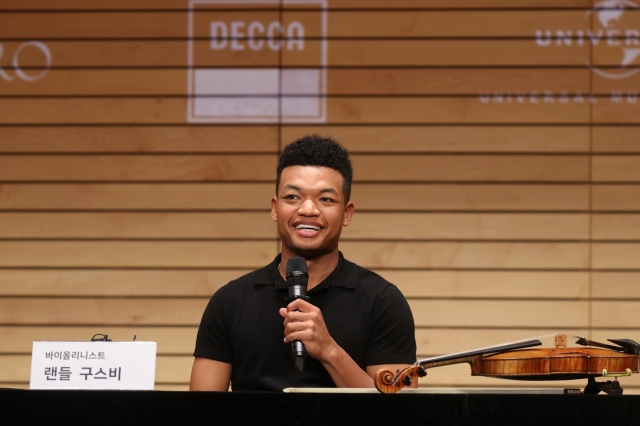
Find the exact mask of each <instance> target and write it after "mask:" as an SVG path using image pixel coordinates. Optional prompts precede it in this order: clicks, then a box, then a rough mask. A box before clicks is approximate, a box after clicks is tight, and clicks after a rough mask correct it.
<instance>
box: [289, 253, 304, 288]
mask: <svg viewBox="0 0 640 426" xmlns="http://www.w3.org/2000/svg"><path fill="white" fill-rule="evenodd" d="M308 282H309V270H308V269H307V261H306V260H305V259H304V258H302V257H292V258H291V259H289V261H288V262H287V284H288V285H289V287H291V286H294V285H301V286H304V287H306V286H307V284H308Z"/></svg>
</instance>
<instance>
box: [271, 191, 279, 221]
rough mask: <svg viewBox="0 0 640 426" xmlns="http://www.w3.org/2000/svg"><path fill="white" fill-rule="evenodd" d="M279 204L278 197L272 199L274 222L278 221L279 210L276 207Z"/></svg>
mask: <svg viewBox="0 0 640 426" xmlns="http://www.w3.org/2000/svg"><path fill="white" fill-rule="evenodd" d="M277 204H278V197H277V196H275V197H273V198H272V199H271V219H273V221H274V222H277V221H278V210H277V209H276V205H277Z"/></svg>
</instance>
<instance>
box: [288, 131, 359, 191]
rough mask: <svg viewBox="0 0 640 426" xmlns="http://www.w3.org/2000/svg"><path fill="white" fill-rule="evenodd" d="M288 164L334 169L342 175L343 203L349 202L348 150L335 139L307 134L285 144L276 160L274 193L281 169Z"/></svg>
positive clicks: (351, 169) (349, 173)
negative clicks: (278, 158)
mask: <svg viewBox="0 0 640 426" xmlns="http://www.w3.org/2000/svg"><path fill="white" fill-rule="evenodd" d="M289 166H322V167H328V168H330V169H333V170H336V171H337V172H339V173H340V174H341V175H342V192H343V193H344V200H345V203H348V202H349V198H350V197H351V181H352V180H353V167H352V166H351V160H349V151H347V150H346V148H344V147H343V146H342V145H340V144H339V143H338V142H336V141H335V140H333V139H331V138H325V137H322V136H320V135H309V136H305V137H302V138H300V139H298V140H297V141H295V142H292V143H290V144H289V145H287V146H286V147H285V148H284V150H282V154H280V160H279V161H278V169H277V174H276V195H277V194H278V187H279V186H280V177H281V175H282V171H283V170H284V169H285V168H287V167H289Z"/></svg>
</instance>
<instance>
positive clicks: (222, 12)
mask: <svg viewBox="0 0 640 426" xmlns="http://www.w3.org/2000/svg"><path fill="white" fill-rule="evenodd" d="M326 55H327V41H326V1H325V0H284V1H279V0H237V1H233V0H192V1H191V2H190V3H189V51H188V66H189V70H188V83H187V84H188V94H189V98H188V102H187V121H189V122H195V123H277V122H285V123H297V122H324V121H325V120H326V103H325V97H324V95H325V93H326V71H325V65H326Z"/></svg>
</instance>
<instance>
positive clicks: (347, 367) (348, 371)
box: [320, 344, 374, 388]
mask: <svg viewBox="0 0 640 426" xmlns="http://www.w3.org/2000/svg"><path fill="white" fill-rule="evenodd" d="M320 362H321V363H322V365H323V366H324V368H325V369H326V370H327V372H328V373H329V375H330V376H331V378H332V379H333V382H334V383H335V384H336V386H337V387H339V388H372V387H374V384H373V379H372V378H371V377H370V376H369V375H368V374H367V372H366V371H363V370H362V369H361V368H360V367H359V366H358V364H356V362H355V361H354V360H353V359H352V358H351V357H350V356H349V354H348V353H346V352H345V350H344V349H342V348H341V347H340V346H338V345H337V344H336V345H335V347H334V348H332V350H331V351H329V353H328V354H327V356H326V357H325V358H324V359H321V360H320Z"/></svg>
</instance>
